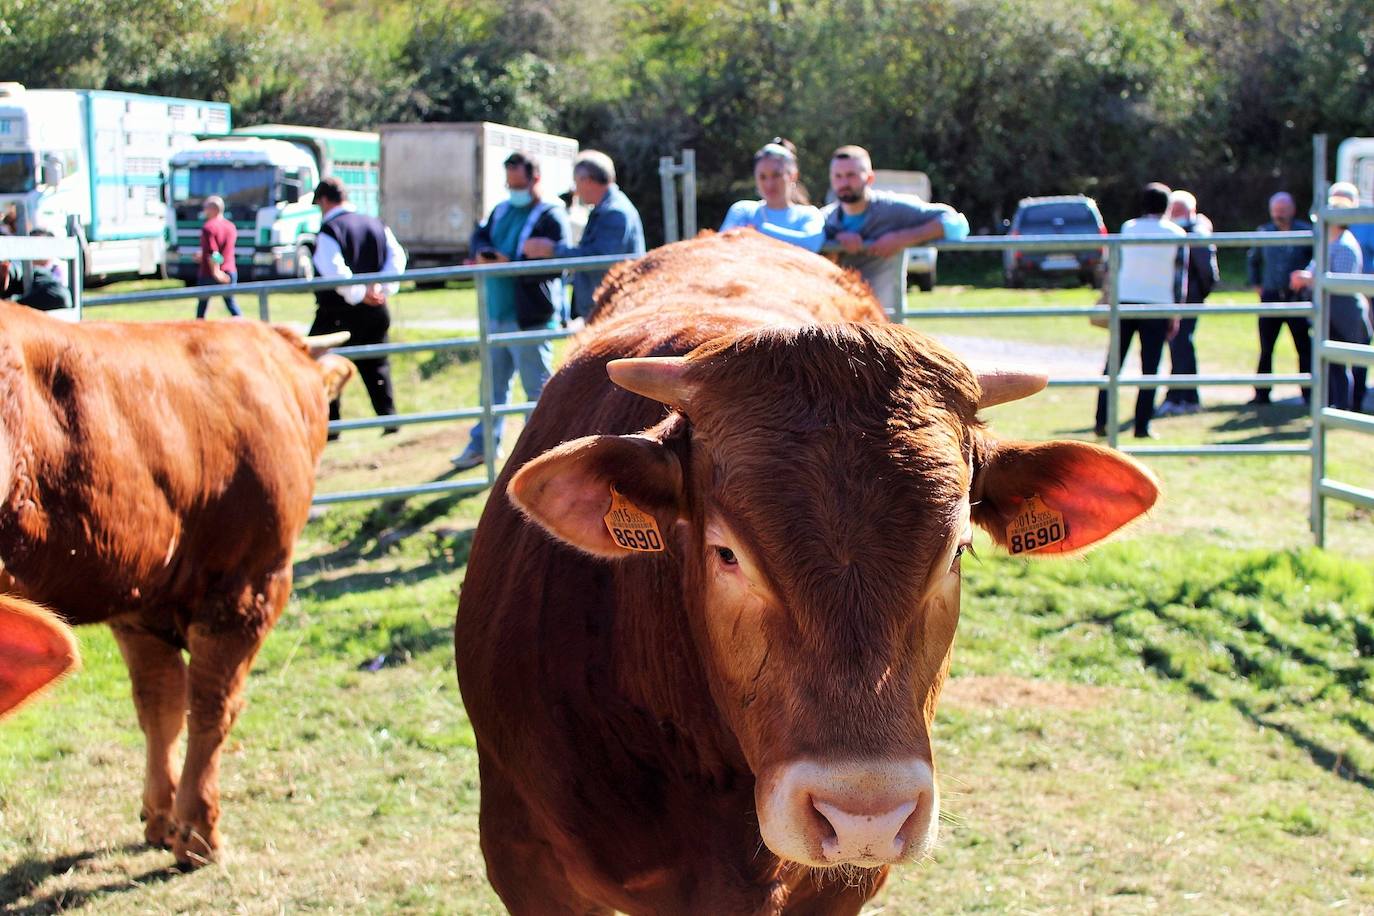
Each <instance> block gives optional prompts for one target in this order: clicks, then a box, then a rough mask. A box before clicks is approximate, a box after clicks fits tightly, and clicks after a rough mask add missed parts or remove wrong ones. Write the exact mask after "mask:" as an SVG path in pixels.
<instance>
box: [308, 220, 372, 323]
mask: <svg viewBox="0 0 1374 916" xmlns="http://www.w3.org/2000/svg"><path fill="white" fill-rule="evenodd" d="M311 260H313V261H314V262H315V276H317V277H326V278H329V279H334V278H336V277H337V278H339V279H343V280H346V279H348V278H350V277H352V276H353V271H351V270H349V268H348V263H347V262H346V261H344V256H343V249H341V248H340V247H339V243H338V242H336V241H334V237H333V236H330V235H325V234H324V233H320V234H319V235H318V236H316V237H315V257H314V258H312V259H311ZM336 292H338V294H339V295H340V296H342V297H343V300H344V301H345V302H347V303H348V304H349V305H357V304H358V303H359V302H362V301H363V297H364V296H366V295H367V285H366V284H364V283H355V284H353V285H352V286H340V287H338V288H337V290H336Z"/></svg>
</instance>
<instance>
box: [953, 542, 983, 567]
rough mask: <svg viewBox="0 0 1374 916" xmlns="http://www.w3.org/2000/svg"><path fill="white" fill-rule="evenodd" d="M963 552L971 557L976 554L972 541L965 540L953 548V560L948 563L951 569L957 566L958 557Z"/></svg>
mask: <svg viewBox="0 0 1374 916" xmlns="http://www.w3.org/2000/svg"><path fill="white" fill-rule="evenodd" d="M964 554H968V555H969V556H971V557H974V556H977V554H975V553H974V552H973V543H972V542H971V541H966V542H964V543H962V544H960V545H959V546H958V547H957V548H955V550H954V562H953V563H952V564H950V568H951V569H958V568H959V558H960V557H962V556H963V555H964Z"/></svg>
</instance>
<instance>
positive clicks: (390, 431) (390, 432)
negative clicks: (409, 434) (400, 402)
mask: <svg viewBox="0 0 1374 916" xmlns="http://www.w3.org/2000/svg"><path fill="white" fill-rule="evenodd" d="M400 431H401V427H399V426H388V427H387V428H386V429H384V430H382V435H383V436H394V435H396V434H397V433H399V432H400Z"/></svg>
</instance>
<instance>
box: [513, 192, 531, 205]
mask: <svg viewBox="0 0 1374 916" xmlns="http://www.w3.org/2000/svg"><path fill="white" fill-rule="evenodd" d="M532 203H534V195H533V194H531V193H530V191H529V188H523V189H521V190H519V191H516V190H511V192H510V205H511V206H512V207H528V206H529V205H530V204H532Z"/></svg>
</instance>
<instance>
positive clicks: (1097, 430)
mask: <svg viewBox="0 0 1374 916" xmlns="http://www.w3.org/2000/svg"><path fill="white" fill-rule="evenodd" d="M1093 435H1094V436H1097V437H1098V438H1100V439H1105V438H1107V427H1105V426H1094V427H1093Z"/></svg>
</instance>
